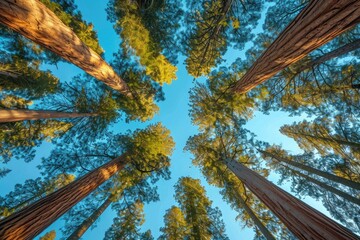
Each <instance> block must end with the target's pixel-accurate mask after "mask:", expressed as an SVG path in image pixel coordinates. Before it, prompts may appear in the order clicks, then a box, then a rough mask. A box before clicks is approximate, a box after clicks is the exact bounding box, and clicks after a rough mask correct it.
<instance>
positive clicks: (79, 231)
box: [67, 197, 112, 240]
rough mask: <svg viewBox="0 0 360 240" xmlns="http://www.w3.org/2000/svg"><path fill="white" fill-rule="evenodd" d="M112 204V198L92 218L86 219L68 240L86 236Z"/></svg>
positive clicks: (76, 239)
mask: <svg viewBox="0 0 360 240" xmlns="http://www.w3.org/2000/svg"><path fill="white" fill-rule="evenodd" d="M111 203H112V201H111V197H108V198H107V199H106V200H105V202H104V203H103V204H101V206H100V207H99V208H98V209H96V210H95V211H94V212H93V213H92V214H91V216H89V217H88V218H87V219H85V220H84V221H83V222H82V223H81V224H80V226H79V227H78V228H77V229H76V230H75V231H74V232H73V233H72V234H71V235H70V236H69V237H68V238H67V240H78V239H80V238H81V237H82V235H84V233H85V232H86V231H87V230H88V229H89V228H90V227H91V225H92V224H93V223H94V222H95V221H96V220H97V219H98V218H99V217H100V216H101V214H103V212H104V211H105V210H106V209H107V208H108V207H109V206H110V204H111Z"/></svg>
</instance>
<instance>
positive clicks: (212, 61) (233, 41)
mask: <svg viewBox="0 0 360 240" xmlns="http://www.w3.org/2000/svg"><path fill="white" fill-rule="evenodd" d="M262 5H263V2H262V1H261V0H256V1H242V0H235V1H234V0H225V1H222V0H215V1H192V0H188V1H187V7H188V9H189V11H187V12H186V18H185V19H186V29H185V30H184V36H183V42H184V46H185V49H184V50H185V55H186V56H187V59H186V60H185V62H186V68H187V70H188V72H189V74H190V75H192V76H194V77H200V76H203V75H207V74H209V73H210V71H211V70H212V68H213V67H215V66H216V65H218V64H219V63H220V62H221V60H222V55H224V54H225V52H226V50H227V48H228V46H231V47H235V48H243V47H244V45H245V43H246V42H247V41H249V40H250V39H251V37H252V36H253V35H252V34H251V30H252V28H255V27H256V25H257V21H258V19H259V18H260V11H261V9H262Z"/></svg>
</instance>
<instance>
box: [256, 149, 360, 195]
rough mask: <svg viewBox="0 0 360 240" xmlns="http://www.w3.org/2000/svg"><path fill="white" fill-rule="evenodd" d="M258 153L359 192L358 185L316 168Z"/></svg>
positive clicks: (359, 185)
mask: <svg viewBox="0 0 360 240" xmlns="http://www.w3.org/2000/svg"><path fill="white" fill-rule="evenodd" d="M259 152H261V153H262V154H264V155H267V156H269V157H271V158H273V159H275V160H277V161H279V162H283V163H286V164H288V165H291V166H293V167H296V168H298V169H301V170H304V171H307V172H309V173H311V174H315V175H318V176H320V177H323V178H325V179H327V180H330V181H333V182H336V183H340V184H342V185H345V186H348V187H350V188H353V189H357V190H360V183H357V182H354V181H351V180H348V179H346V178H342V177H338V176H336V175H334V174H330V173H328V172H325V171H321V170H318V169H316V168H312V167H309V166H306V165H304V164H302V163H298V162H295V161H291V160H288V159H286V158H283V157H279V156H276V155H275V154H273V153H270V152H266V151H262V150H259Z"/></svg>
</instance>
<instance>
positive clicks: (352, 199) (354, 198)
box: [283, 165, 360, 206]
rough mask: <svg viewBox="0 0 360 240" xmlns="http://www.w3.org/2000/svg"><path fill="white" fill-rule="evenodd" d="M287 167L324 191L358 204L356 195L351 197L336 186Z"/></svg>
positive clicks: (358, 200) (359, 203) (359, 200)
mask: <svg viewBox="0 0 360 240" xmlns="http://www.w3.org/2000/svg"><path fill="white" fill-rule="evenodd" d="M283 166H284V165H283ZM284 167H287V166H284ZM287 168H288V169H290V170H291V171H292V172H293V173H294V174H297V175H299V176H300V177H303V178H305V179H306V180H307V181H309V182H312V183H314V184H316V185H318V186H319V187H321V188H323V189H325V190H326V191H329V192H331V193H333V194H336V195H338V196H340V197H342V198H344V199H346V200H347V201H349V202H352V203H354V204H357V205H358V206H360V199H358V198H356V197H353V196H351V195H349V194H347V193H345V192H343V191H340V190H339V189H336V188H334V187H332V186H329V185H327V184H326V183H323V182H321V181H319V180H317V179H315V178H313V177H310V176H308V175H306V174H303V173H301V172H300V171H297V170H294V169H292V168H289V167H287Z"/></svg>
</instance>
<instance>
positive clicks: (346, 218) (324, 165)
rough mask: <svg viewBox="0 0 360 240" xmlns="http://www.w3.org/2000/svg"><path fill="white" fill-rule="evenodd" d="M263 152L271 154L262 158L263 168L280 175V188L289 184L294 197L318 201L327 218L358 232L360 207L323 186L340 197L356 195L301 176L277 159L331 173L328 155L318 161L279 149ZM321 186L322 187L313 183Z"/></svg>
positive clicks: (333, 184) (300, 172) (301, 172)
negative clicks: (285, 183) (333, 189)
mask: <svg viewBox="0 0 360 240" xmlns="http://www.w3.org/2000/svg"><path fill="white" fill-rule="evenodd" d="M266 152H269V153H271V154H272V156H270V155H268V154H263V155H264V157H265V158H266V160H267V165H268V166H269V168H271V169H272V170H274V171H276V172H277V173H279V175H280V180H279V183H280V184H282V183H284V182H285V181H286V182H289V180H290V181H291V191H292V192H294V193H295V194H297V195H298V196H311V197H313V198H315V199H317V200H321V201H322V203H323V205H324V207H325V208H326V209H327V210H328V211H329V212H330V214H331V215H332V216H333V217H334V218H335V219H337V220H338V221H340V222H341V223H342V224H344V225H345V226H346V227H347V228H349V229H351V230H352V231H354V232H359V231H360V228H359V226H358V224H357V217H358V212H359V209H360V207H359V206H357V205H356V204H354V203H352V202H350V201H348V200H347V199H344V198H342V197H340V196H338V195H335V194H336V193H334V192H332V191H329V189H326V188H324V186H328V187H333V188H335V189H338V190H340V191H341V192H343V193H347V194H349V195H354V194H355V195H356V191H353V190H352V189H350V188H347V187H344V186H343V185H339V184H338V183H336V182H333V181H329V180H326V179H323V178H321V177H320V176H318V175H316V174H314V173H312V172H306V173H305V172H303V171H301V170H300V169H296V168H295V167H293V166H291V165H289V164H286V163H285V162H284V161H280V160H281V158H283V159H287V160H289V161H293V162H297V163H301V164H305V165H310V166H312V167H313V168H316V169H320V170H322V171H327V172H331V171H332V170H333V167H334V166H335V164H336V163H335V164H334V162H333V160H332V156H330V155H328V156H325V157H321V158H316V157H315V156H314V155H315V154H312V153H304V154H300V155H290V154H289V153H288V152H287V151H285V150H283V149H281V148H280V147H279V146H271V147H269V148H267V149H266ZM313 179H315V180H316V181H319V182H322V183H323V184H322V185H319V184H317V183H316V182H314V180H313Z"/></svg>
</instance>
